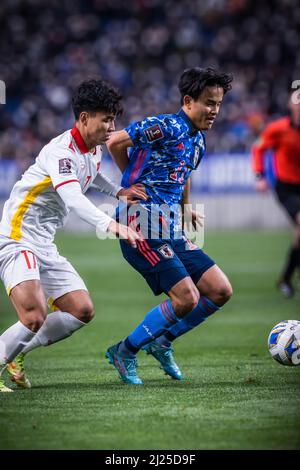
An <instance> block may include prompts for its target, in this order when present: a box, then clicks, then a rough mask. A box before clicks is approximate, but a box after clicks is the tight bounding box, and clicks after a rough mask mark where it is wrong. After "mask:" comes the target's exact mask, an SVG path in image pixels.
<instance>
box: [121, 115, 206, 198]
mask: <svg viewBox="0 0 300 470" xmlns="http://www.w3.org/2000/svg"><path fill="white" fill-rule="evenodd" d="M125 130H126V131H127V133H128V134H129V136H130V138H131V140H132V142H133V144H134V147H131V148H130V151H129V164H128V166H127V167H126V170H125V172H124V174H123V179H122V183H121V184H122V186H123V187H125V188H128V187H129V186H131V185H132V184H134V183H142V184H143V185H144V186H145V189H146V192H147V194H148V201H147V202H146V203H145V202H143V203H142V204H143V205H145V206H147V205H150V204H167V205H172V204H177V203H180V201H181V198H182V192H183V189H184V186H185V183H186V180H187V178H188V177H189V176H190V173H191V171H192V170H195V169H196V168H197V167H198V165H199V163H200V161H201V159H202V157H203V155H204V152H205V137H204V134H203V132H201V131H197V130H195V129H194V127H193V125H192V122H191V121H190V119H189V118H188V116H187V115H186V114H185V112H184V111H183V110H182V109H181V110H180V111H179V112H178V113H177V114H161V115H159V116H155V117H149V118H146V119H144V120H143V121H140V122H134V123H133V124H131V125H130V126H128V127H127V128H126V129H125Z"/></svg>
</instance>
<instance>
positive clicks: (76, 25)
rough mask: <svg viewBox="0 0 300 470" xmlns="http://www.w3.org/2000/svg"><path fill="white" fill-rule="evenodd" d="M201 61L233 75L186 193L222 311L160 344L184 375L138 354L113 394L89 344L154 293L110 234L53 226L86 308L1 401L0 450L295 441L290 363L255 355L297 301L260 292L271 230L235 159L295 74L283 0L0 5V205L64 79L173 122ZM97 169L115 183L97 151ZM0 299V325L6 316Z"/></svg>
mask: <svg viewBox="0 0 300 470" xmlns="http://www.w3.org/2000/svg"><path fill="white" fill-rule="evenodd" d="M209 65H213V66H218V67H220V68H222V69H224V70H225V71H227V72H232V73H233V74H234V77H235V81H234V86H233V90H232V91H231V92H230V93H229V94H228V95H227V96H226V98H225V101H224V104H223V107H222V109H221V112H220V115H219V117H218V119H217V121H216V123H215V124H214V127H213V129H212V130H211V131H209V132H208V133H207V144H208V149H207V156H206V157H205V161H204V162H203V163H201V165H200V168H199V170H198V171H197V173H195V175H194V177H193V180H192V196H193V200H194V201H196V202H200V203H204V205H205V213H206V221H205V224H206V228H208V229H210V231H209V233H208V235H207V237H206V240H207V244H206V243H205V248H206V247H207V249H208V253H209V254H210V255H211V256H212V257H214V258H215V259H216V260H217V261H218V263H219V265H220V266H221V267H222V268H223V269H224V270H225V272H226V273H227V274H228V275H229V277H230V279H231V281H232V283H233V286H234V290H235V295H234V297H233V299H232V301H231V302H230V305H229V306H228V307H227V306H226V309H224V312H221V314H220V315H219V316H216V318H213V319H212V320H210V322H207V324H205V325H203V327H201V329H199V331H196V332H192V333H191V335H190V336H189V338H188V339H185V338H183V340H182V341H179V342H178V346H177V345H176V348H177V349H176V352H177V355H178V356H177V357H178V360H179V363H180V364H181V365H182V366H183V367H184V370H185V372H186V381H184V382H183V383H174V381H171V380H168V379H167V378H165V377H164V376H163V374H162V373H161V371H159V369H158V368H157V366H156V365H155V364H153V360H151V359H150V358H144V356H142V357H141V359H139V361H140V360H141V363H142V366H143V367H141V370H140V372H141V376H142V377H143V378H145V382H146V384H145V387H144V388H143V390H139V391H138V392H137V391H136V390H135V389H128V388H126V387H125V388H124V387H123V386H122V385H121V384H119V382H117V377H116V375H115V373H114V372H113V371H112V369H110V368H109V367H108V366H107V364H105V362H104V358H103V357H104V352H105V350H106V348H107V346H108V345H110V344H112V343H113V342H116V341H117V340H119V339H120V336H122V335H124V336H125V335H126V334H127V333H128V332H129V331H130V329H131V328H133V326H134V325H135V324H136V323H137V322H138V321H140V319H141V318H142V316H143V315H144V314H145V313H146V312H147V311H148V310H149V309H150V308H152V307H153V305H154V302H156V299H154V297H153V296H152V294H151V292H150V291H149V289H148V288H147V286H146V285H145V283H144V282H143V280H142V279H141V278H140V276H138V274H137V273H135V272H134V271H133V270H132V269H131V268H130V267H129V266H128V265H127V264H126V263H125V261H124V260H123V259H122V257H121V254H120V251H119V249H118V246H117V244H116V243H115V242H99V240H97V239H96V238H95V236H90V235H89V234H87V235H85V234H82V233H81V234H80V236H79V237H75V236H74V232H78V231H80V232H82V231H88V230H89V227H88V226H87V225H86V224H84V223H83V222H82V223H81V222H80V221H78V220H76V219H74V218H71V219H70V221H69V224H68V230H69V231H71V232H72V233H71V235H70V234H61V235H59V237H58V246H59V248H60V250H61V253H62V254H63V255H65V256H67V257H68V258H69V259H70V261H71V262H72V263H74V266H75V267H76V268H77V269H78V271H79V273H80V274H81V275H82V277H83V278H84V279H85V281H86V283H87V285H88V287H89V290H90V292H91V295H92V298H93V299H94V302H95V306H96V311H99V312H97V316H96V318H95V320H94V322H93V325H92V326H91V328H86V329H83V330H84V331H80V332H79V333H78V334H76V335H74V337H72V339H71V340H68V341H66V342H62V343H58V344H57V345H54V346H53V347H51V348H43V349H42V350H38V352H33V354H32V356H31V355H30V357H29V358H28V362H27V364H28V368H29V375H30V377H31V380H32V382H33V384H34V388H33V389H32V390H30V391H24V392H20V393H14V394H8V395H12V396H10V397H6V396H5V397H1V399H3V402H4V400H5V406H3V408H0V415H1V423H2V424H1V430H0V448H2V449H32V448H34V449H78V448H84V449H93V448H100V449H101V448H102V449H118V448H119V449H130V448H131V449H140V448H144V449H146V448H154V449H166V448H169V449H193V448H194V449H195V448H200V449H215V448H218V449H245V448H248V449H262V448H267V449H299V448H300V435H299V409H300V407H299V393H298V392H299V374H298V376H297V373H298V370H296V371H295V370H294V368H283V367H282V366H279V365H278V364H277V363H275V361H273V360H272V359H271V358H270V356H269V353H268V350H267V346H266V339H267V337H268V333H269V331H270V329H271V327H272V326H273V325H274V324H276V323H277V322H279V321H281V320H282V319H283V318H287V317H289V318H297V316H298V317H299V293H298V294H297V296H296V297H295V299H293V300H289V301H287V300H286V299H283V298H282V297H281V296H280V294H279V293H276V291H275V288H274V284H275V280H276V276H277V273H278V272H279V269H280V267H281V263H282V261H283V259H282V258H283V256H284V252H285V249H286V248H287V247H288V243H289V242H288V239H289V237H290V234H289V222H288V221H287V218H286V217H285V215H284V214H283V212H282V211H281V209H280V208H279V207H278V206H277V203H276V202H275V200H274V198H273V195H272V194H268V195H263V196H261V195H257V194H256V193H255V192H254V178H253V175H252V171H251V162H250V149H251V145H252V143H253V142H254V141H255V139H256V138H257V136H258V135H259V133H260V131H261V130H262V128H263V127H264V126H265V125H266V123H268V122H269V121H270V120H272V119H274V118H277V117H279V116H282V115H284V114H285V113H286V112H287V99H288V94H289V92H290V90H291V84H292V81H293V80H297V79H300V4H299V2H298V0H269V1H268V2H262V1H258V0H251V1H250V0H206V1H204V0H180V1H176V0H72V1H71V0H47V1H44V0H2V1H1V2H0V80H2V81H4V82H5V84H6V101H7V102H6V104H5V105H4V104H2V105H0V207H1V201H2V203H3V201H4V200H5V199H6V198H7V197H8V195H9V192H10V190H11V187H12V185H13V184H14V182H15V180H16V179H17V178H18V177H19V176H20V174H22V172H23V171H24V170H25V169H26V168H27V167H28V166H29V165H30V164H31V163H32V161H33V160H34V158H35V157H36V155H37V154H38V152H39V151H40V149H41V147H42V146H43V145H44V144H45V143H47V142H48V141H49V139H51V138H52V137H54V136H56V135H58V134H59V133H61V132H63V131H64V130H65V129H68V128H70V127H72V125H73V116H72V113H71V109H70V97H71V93H72V89H73V88H74V86H75V85H77V84H78V83H79V82H80V81H81V80H83V79H85V78H87V77H88V76H94V75H99V74H100V75H101V76H102V77H103V78H105V79H107V80H109V81H111V82H113V83H114V84H115V85H116V86H118V87H119V88H120V89H121V90H122V93H123V95H124V105H125V113H124V115H123V116H122V118H121V119H119V120H118V123H117V124H118V128H122V127H123V126H124V125H126V124H127V123H129V122H130V121H132V120H136V119H140V118H143V117H144V116H146V115H152V114H156V113H164V112H174V111H175V112H176V111H177V110H178V109H179V107H180V105H179V94H178V91H177V81H178V77H179V75H180V73H181V72H182V70H183V69H184V68H186V67H190V66H209ZM103 169H104V171H107V173H108V174H111V175H113V177H114V179H115V180H119V179H120V174H119V172H118V170H117V169H116V168H115V166H114V165H113V164H112V162H111V160H110V157H109V156H108V155H106V156H105V158H104V164H103ZM269 170H270V171H269V173H270V174H269V177H270V180H272V165H271V164H270V165H269ZM92 197H93V199H94V200H95V202H96V203H100V202H101V201H103V200H101V199H100V196H99V195H96V194H92ZM110 202H111V201H110ZM219 229H222V235H220V232H219ZM262 229H264V231H263V230H262ZM226 231H227V232H226ZM278 253H279V256H278ZM0 289H1V293H0V294H1V295H0V313H1V317H0V322H1V329H2V328H4V327H8V326H9V325H10V324H11V323H12V318H14V317H13V309H12V307H11V305H10V303H9V300H8V298H7V297H6V295H5V292H4V289H3V287H1V288H0ZM124 305H126V312H124V311H123V310H124V309H123V308H122V306H123V307H124ZM200 330H201V331H200ZM139 357H140V356H139ZM145 364H146V366H145ZM298 369H299V368H298ZM2 395H3V394H2ZM4 395H5V394H4ZM184 397H185V398H184ZM133 403H134V406H133ZM74 410H76V412H75V411H74Z"/></svg>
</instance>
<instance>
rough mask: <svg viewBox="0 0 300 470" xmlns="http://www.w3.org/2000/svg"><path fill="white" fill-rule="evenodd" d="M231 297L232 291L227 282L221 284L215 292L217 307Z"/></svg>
mask: <svg viewBox="0 0 300 470" xmlns="http://www.w3.org/2000/svg"><path fill="white" fill-rule="evenodd" d="M232 295H233V289H232V286H231V284H230V283H229V282H228V283H225V284H222V285H221V286H220V287H219V288H218V290H217V292H216V297H217V299H216V303H217V304H219V305H224V304H225V303H226V302H228V300H230V298H231V297H232Z"/></svg>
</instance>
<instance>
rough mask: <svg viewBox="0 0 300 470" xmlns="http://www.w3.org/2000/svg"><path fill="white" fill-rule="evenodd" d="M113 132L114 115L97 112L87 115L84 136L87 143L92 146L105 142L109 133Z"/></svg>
mask: <svg viewBox="0 0 300 470" xmlns="http://www.w3.org/2000/svg"><path fill="white" fill-rule="evenodd" d="M114 130H115V115H114V114H111V113H106V112H102V111H99V112H97V113H95V114H89V113H88V115H87V119H86V136H87V138H88V141H89V142H90V143H92V144H94V145H101V144H104V143H105V142H107V141H108V140H109V138H110V136H111V133H112V132H113V131H114Z"/></svg>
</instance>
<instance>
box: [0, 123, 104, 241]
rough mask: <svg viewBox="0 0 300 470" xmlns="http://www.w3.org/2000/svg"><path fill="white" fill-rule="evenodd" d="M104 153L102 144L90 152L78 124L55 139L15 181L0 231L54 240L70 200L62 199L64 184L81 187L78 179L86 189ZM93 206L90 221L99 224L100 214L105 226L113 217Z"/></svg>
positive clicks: (30, 238)
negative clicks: (19, 178)
mask: <svg viewBox="0 0 300 470" xmlns="http://www.w3.org/2000/svg"><path fill="white" fill-rule="evenodd" d="M101 157H102V148H101V147H100V146H97V147H96V148H95V150H94V152H90V151H89V150H88V149H87V147H86V145H85V142H84V140H83V139H82V137H81V135H80V132H79V130H78V129H77V128H76V127H73V129H71V130H68V131H66V132H64V133H63V134H61V135H59V136H58V137H56V138H54V139H52V140H51V141H50V142H49V143H48V144H47V145H45V147H43V148H42V150H41V152H40V153H39V155H38V157H37V158H36V161H35V163H34V164H33V165H32V166H30V167H29V168H28V170H27V171H26V172H25V173H24V175H23V176H22V178H21V180H20V181H18V182H17V183H16V184H15V185H14V187H13V189H12V192H11V195H10V198H9V199H8V201H7V202H6V203H5V205H4V209H3V215H2V220H1V222H0V235H4V236H5V237H8V238H10V239H13V240H16V241H19V242H25V243H30V244H33V245H35V246H43V247H45V245H49V244H51V243H52V241H53V239H54V235H55V232H56V230H57V228H59V227H62V226H63V224H64V220H65V217H66V216H67V214H68V212H69V209H68V201H67V200H66V199H65V198H64V200H63V199H62V189H63V187H65V188H66V189H67V186H64V185H67V184H68V183H75V184H76V188H77V187H78V190H79V186H78V183H79V184H80V188H81V192H82V193H85V192H86V191H87V190H88V189H89V188H90V186H91V185H92V184H93V182H94V180H95V178H96V177H97V174H98V173H99V172H100V163H101ZM70 186H71V185H70ZM58 188H61V189H59V192H57V190H58ZM70 189H71V188H70ZM99 189H100V188H99ZM78 192H79V193H80V190H79V191H78ZM82 197H83V198H84V199H85V200H86V201H85V202H86V203H89V204H90V206H92V205H91V203H90V202H89V201H88V200H87V199H86V198H85V197H84V196H83V195H82ZM66 202H67V204H66ZM90 206H89V207H88V208H89V210H90V211H92V213H93V219H92V221H91V220H89V219H88V218H86V220H87V222H90V223H93V224H95V225H96V222H97V220H96V219H97V217H98V219H99V220H101V223H102V225H103V226H104V230H106V228H107V226H108V224H109V223H110V222H111V220H112V219H111V218H110V217H108V216H106V214H104V213H103V212H101V211H99V209H97V208H96V207H95V206H93V208H91V207H90ZM83 212H84V211H83ZM87 212H88V211H87Z"/></svg>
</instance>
